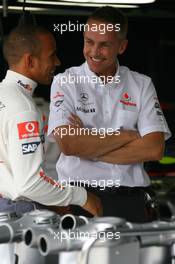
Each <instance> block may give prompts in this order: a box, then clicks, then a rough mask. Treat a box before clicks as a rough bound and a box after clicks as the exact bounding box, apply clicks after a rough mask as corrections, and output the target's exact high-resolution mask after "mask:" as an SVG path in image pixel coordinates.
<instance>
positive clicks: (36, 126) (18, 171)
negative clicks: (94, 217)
mask: <svg viewBox="0 0 175 264" xmlns="http://www.w3.org/2000/svg"><path fill="white" fill-rule="evenodd" d="M36 85H37V84H36V83H35V82H34V81H32V80H31V79H29V78H27V77H25V76H23V75H21V74H19V73H16V72H14V71H10V70H9V71H7V75H6V77H5V79H4V80H3V81H2V82H1V83H0V120H1V121H0V122H1V125H0V194H1V195H2V196H3V197H5V198H10V199H12V200H18V199H25V200H26V199H27V200H33V201H36V202H39V203H41V204H45V205H60V206H63V205H68V204H78V205H84V204H85V202H86V199H87V194H86V191H85V189H83V188H79V187H77V188H71V187H70V188H62V187H60V184H59V183H57V182H55V181H54V180H53V179H52V178H50V177H49V176H47V175H46V174H45V172H44V170H43V166H42V165H43V160H44V155H43V154H44V149H43V142H44V130H45V127H44V124H43V120H42V117H41V115H40V114H39V111H38V109H37V108H36V105H35V104H34V101H33V98H32V93H33V91H34V89H35V87H36Z"/></svg>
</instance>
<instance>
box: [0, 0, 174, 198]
mask: <svg viewBox="0 0 175 264" xmlns="http://www.w3.org/2000/svg"><path fill="white" fill-rule="evenodd" d="M24 2H25V10H28V11H30V12H31V13H32V14H33V15H34V16H35V18H36V21H37V23H38V24H40V25H43V26H45V27H47V28H48V29H49V30H50V31H52V32H53V34H54V36H55V38H56V41H57V50H58V57H59V58H60V60H61V62H62V65H61V66H60V67H58V69H57V72H63V71H64V70H65V69H66V68H68V67H71V66H75V65H80V64H81V63H82V62H83V61H84V58H83V54H82V49H83V36H82V32H77V31H76V32H68V31H67V32H64V33H63V34H60V32H58V31H55V32H54V28H55V26H54V24H61V23H66V24H68V21H70V22H71V23H75V24H77V23H85V22H86V19H87V16H88V15H89V14H90V13H91V12H92V11H93V10H94V9H95V8H96V7H88V6H78V5H76V4H75V3H74V4H73V5H70V4H69V1H65V2H63V1H62V4H61V1H58V0H57V1H54V2H58V3H59V5H53V1H36V0H33V1H27V0H26V1H23V0H21V1H20V0H18V1H17V0H7V1H5V0H1V3H0V15H1V17H0V30H1V32H0V33H1V34H0V43H1V45H0V80H2V79H3V78H4V76H5V72H6V70H7V65H6V63H5V62H4V59H3V56H2V39H3V35H5V34H7V33H8V32H9V31H10V30H11V29H12V28H13V27H14V26H15V25H17V23H18V20H19V18H20V16H21V14H22V12H23V7H24ZM28 2H34V3H33V4H31V3H28ZM37 2H40V3H39V4H37ZM49 2H50V3H49ZM72 2H73V1H72ZM116 2H117V1H116ZM7 3H8V7H7V6H6V4H7ZM35 3H36V4H35ZM46 3H48V4H47V5H46ZM3 4H4V7H5V9H3ZM101 5H102V4H101ZM121 10H122V11H123V12H124V13H125V14H126V15H127V16H128V19H129V33H128V39H129V46H128V49H127V51H126V52H125V54H124V55H122V56H121V57H119V61H120V64H121V65H126V66H128V67H129V68H130V69H132V70H135V71H138V72H140V73H144V74H146V75H149V76H150V77H151V78H152V80H153V83H154V85H155V87H156V90H157V93H158V97H159V100H160V102H161V105H162V108H163V111H164V114H165V116H166V119H167V122H168V125H169V127H170V129H171V132H172V134H173V137H172V138H171V139H170V140H168V142H167V143H166V151H165V156H166V157H170V159H169V160H168V162H167V160H164V161H163V162H161V163H160V162H150V163H148V164H146V168H147V171H148V172H149V174H150V176H151V177H152V182H153V185H154V187H155V189H157V190H159V193H160V190H161V191H162V192H161V194H162V193H163V195H165V194H166V195H168V194H171V193H173V192H174V190H175V183H174V182H175V181H174V179H175V178H174V177H175V140H174V132H175V117H174V116H175V87H174V85H175V84H174V77H175V73H174V70H175V67H174V62H175V27H174V25H175V0H156V1H155V2H154V3H151V4H142V5H138V7H136V8H121ZM36 93H37V95H38V96H42V97H44V98H45V99H46V100H49V94H50V89H49V87H43V86H38V87H37V90H36ZM172 183H173V184H172ZM174 193H175V192H174Z"/></svg>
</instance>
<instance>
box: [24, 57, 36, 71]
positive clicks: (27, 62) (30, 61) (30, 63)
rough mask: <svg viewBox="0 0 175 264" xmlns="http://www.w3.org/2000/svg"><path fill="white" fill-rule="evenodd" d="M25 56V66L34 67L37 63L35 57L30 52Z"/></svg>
mask: <svg viewBox="0 0 175 264" xmlns="http://www.w3.org/2000/svg"><path fill="white" fill-rule="evenodd" d="M24 56H25V57H24V60H25V66H26V67H27V69H32V68H33V67H34V65H35V58H34V57H33V56H32V55H31V54H30V53H26V54H25V55H24Z"/></svg>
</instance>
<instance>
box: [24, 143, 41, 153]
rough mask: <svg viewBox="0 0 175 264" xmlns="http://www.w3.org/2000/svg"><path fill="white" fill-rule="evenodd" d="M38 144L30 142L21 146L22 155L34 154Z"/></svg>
mask: <svg viewBox="0 0 175 264" xmlns="http://www.w3.org/2000/svg"><path fill="white" fill-rule="evenodd" d="M39 144H40V142H31V143H26V144H22V153H23V154H29V153H34V152H35V151H36V149H37V147H38V146H39Z"/></svg>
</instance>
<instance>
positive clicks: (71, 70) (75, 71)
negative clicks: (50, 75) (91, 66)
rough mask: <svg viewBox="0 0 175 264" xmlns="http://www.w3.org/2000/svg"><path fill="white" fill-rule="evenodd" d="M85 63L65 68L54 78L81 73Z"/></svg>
mask: <svg viewBox="0 0 175 264" xmlns="http://www.w3.org/2000/svg"><path fill="white" fill-rule="evenodd" d="M84 67H85V63H83V64H81V65H80V66H73V67H70V68H67V69H66V70H65V71H64V72H62V73H58V74H57V75H56V76H55V78H57V77H58V78H59V77H61V76H68V75H70V76H72V75H82V73H83V72H84Z"/></svg>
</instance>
